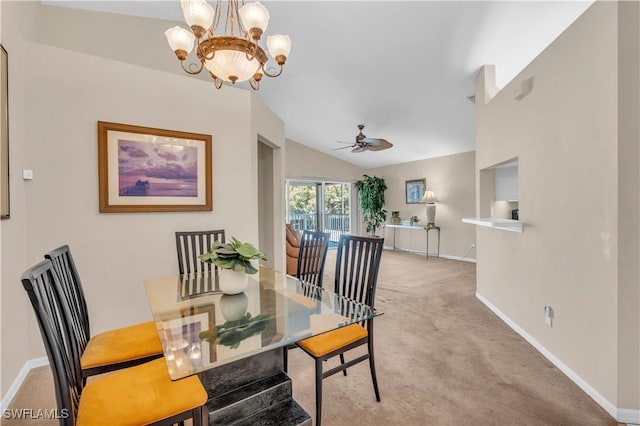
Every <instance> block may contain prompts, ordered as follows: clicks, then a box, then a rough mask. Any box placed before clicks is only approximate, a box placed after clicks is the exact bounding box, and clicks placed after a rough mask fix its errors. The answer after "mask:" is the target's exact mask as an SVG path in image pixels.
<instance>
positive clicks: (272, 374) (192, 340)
mask: <svg viewBox="0 0 640 426" xmlns="http://www.w3.org/2000/svg"><path fill="white" fill-rule="evenodd" d="M219 280H220V276H219V274H218V273H217V272H215V271H212V272H211V273H200V274H189V275H186V274H185V275H175V276H169V277H163V278H154V279H148V280H145V282H144V286H145V290H146V294H147V298H148V301H149V305H150V307H151V312H152V314H153V319H154V321H155V323H156V326H157V330H158V336H159V337H160V341H161V343H162V348H163V351H164V358H165V360H166V363H167V368H168V371H169V376H170V377H171V378H172V379H173V380H178V379H181V378H184V377H187V376H190V375H194V374H198V375H199V377H200V379H201V381H202V383H203V385H204V387H205V388H206V389H207V392H208V394H209V400H208V402H207V410H208V412H209V424H216V425H219V424H231V423H233V424H247V425H248V424H277V425H311V418H310V417H309V415H308V414H307V413H306V412H305V411H304V410H303V409H302V408H301V407H300V406H299V405H298V403H297V402H296V401H295V400H294V399H293V397H292V393H291V380H290V379H289V377H288V376H287V375H286V373H285V372H284V367H283V357H284V355H285V354H284V352H283V351H287V347H288V346H289V345H291V344H293V343H295V342H297V341H299V340H302V339H305V338H307V337H312V336H316V335H318V334H321V333H325V332H327V331H331V330H335V329H337V328H340V327H344V326H346V325H349V324H353V323H357V322H361V321H365V320H368V319H371V318H373V317H374V316H376V315H377V314H378V313H376V312H375V311H374V310H373V309H371V308H370V307H369V306H367V305H364V304H361V303H358V302H356V301H354V300H351V299H348V298H345V297H342V296H340V295H337V294H335V293H333V292H331V291H327V290H326V289H323V288H320V287H316V286H313V285H310V284H307V283H305V282H303V281H300V280H298V279H296V278H294V277H292V276H289V275H286V274H284V273H282V272H279V271H276V270H273V269H270V268H266V267H260V269H259V272H258V274H256V275H250V276H249V284H248V287H247V289H246V290H245V291H244V292H242V293H240V294H236V295H226V294H222V293H221V292H220V291H219ZM310 362H311V358H310Z"/></svg>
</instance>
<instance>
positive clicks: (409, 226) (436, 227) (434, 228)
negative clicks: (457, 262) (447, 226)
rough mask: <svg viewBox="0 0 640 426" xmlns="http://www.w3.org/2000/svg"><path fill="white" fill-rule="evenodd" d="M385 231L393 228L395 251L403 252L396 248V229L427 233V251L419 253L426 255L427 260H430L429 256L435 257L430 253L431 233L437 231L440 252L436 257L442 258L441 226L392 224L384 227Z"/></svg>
mask: <svg viewBox="0 0 640 426" xmlns="http://www.w3.org/2000/svg"><path fill="white" fill-rule="evenodd" d="M383 228H384V229H386V228H391V229H393V239H392V241H393V249H394V250H401V249H398V247H396V229H411V230H420V231H425V232H426V234H427V246H426V251H424V252H423V251H419V253H424V254H425V255H426V256H427V259H429V254H431V255H432V256H433V255H434V254H433V253H429V231H432V230H436V231H438V246H437V247H438V251H437V252H436V253H435V256H436V257H440V227H439V226H433V225H432V226H411V225H392V224H386V225H384V227H383Z"/></svg>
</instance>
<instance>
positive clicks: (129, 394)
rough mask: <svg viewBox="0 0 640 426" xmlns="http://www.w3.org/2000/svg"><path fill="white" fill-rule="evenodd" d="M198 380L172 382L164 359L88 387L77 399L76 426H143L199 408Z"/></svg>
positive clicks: (204, 394) (202, 396)
mask: <svg viewBox="0 0 640 426" xmlns="http://www.w3.org/2000/svg"><path fill="white" fill-rule="evenodd" d="M206 401H207V392H206V391H205V389H204V387H203V386H202V383H200V379H198V376H190V377H187V378H184V379H181V380H176V381H172V380H171V379H170V378H169V372H168V370H167V364H166V362H165V360H164V358H158V359H156V360H154V361H150V362H147V363H145V364H141V365H138V366H136V367H131V368H127V369H124V370H120V371H118V372H116V373H113V374H109V375H107V376H103V377H102V378H100V379H97V380H94V381H92V382H91V383H89V384H88V385H87V386H86V387H85V388H84V390H83V391H82V395H81V397H80V407H79V408H78V419H77V423H76V424H77V425H87V426H99V425H105V426H106V425H123V426H124V425H146V424H149V423H153V422H157V421H159V420H162V419H166V418H168V417H171V416H173V415H176V414H179V413H182V412H186V411H189V410H193V409H194V408H197V407H201V406H203V405H204V404H205V402H206Z"/></svg>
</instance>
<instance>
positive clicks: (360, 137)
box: [334, 124, 393, 152]
mask: <svg viewBox="0 0 640 426" xmlns="http://www.w3.org/2000/svg"><path fill="white" fill-rule="evenodd" d="M358 129H360V133H358V134H357V135H356V141H355V142H342V141H337V142H338V143H346V144H349V146H343V147H341V148H334V151H335V150H338V149H345V148H353V149H352V150H351V152H364V151H382V150H383V149H389V148H391V147H392V146H393V144H392V143H391V142H389V141H387V140H386V139H379V138H368V137H367V136H366V135H364V134H363V133H362V129H364V124H358Z"/></svg>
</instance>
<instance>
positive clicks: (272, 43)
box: [267, 34, 291, 65]
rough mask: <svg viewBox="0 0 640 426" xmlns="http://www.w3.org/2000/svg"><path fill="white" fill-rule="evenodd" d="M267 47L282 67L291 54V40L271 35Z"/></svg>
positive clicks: (286, 36)
mask: <svg viewBox="0 0 640 426" xmlns="http://www.w3.org/2000/svg"><path fill="white" fill-rule="evenodd" d="M267 47H268V48H269V53H270V54H271V56H272V57H273V58H274V59H275V60H276V62H278V65H282V64H284V62H285V60H286V59H287V57H288V56H289V52H291V38H289V36H288V35H282V34H274V35H271V36H269V37H267Z"/></svg>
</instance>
